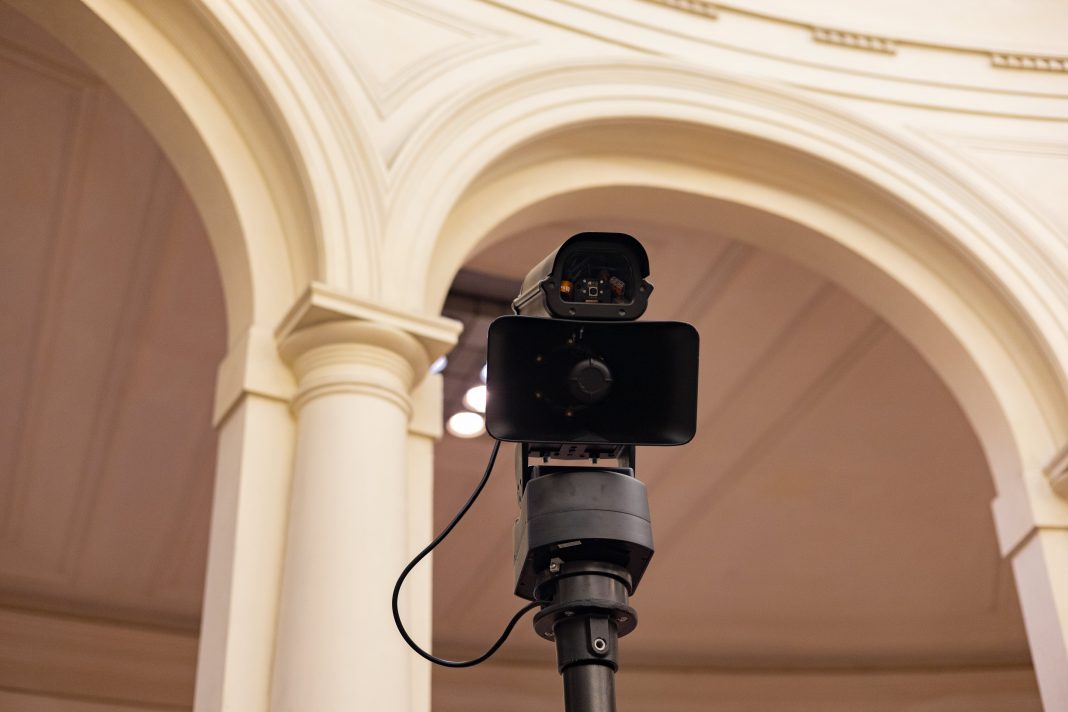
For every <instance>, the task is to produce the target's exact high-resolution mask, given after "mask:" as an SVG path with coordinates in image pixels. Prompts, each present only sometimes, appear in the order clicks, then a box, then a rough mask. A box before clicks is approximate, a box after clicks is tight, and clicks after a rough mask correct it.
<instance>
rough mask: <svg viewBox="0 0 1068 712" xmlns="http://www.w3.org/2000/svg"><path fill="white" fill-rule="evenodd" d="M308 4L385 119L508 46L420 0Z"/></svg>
mask: <svg viewBox="0 0 1068 712" xmlns="http://www.w3.org/2000/svg"><path fill="white" fill-rule="evenodd" d="M305 2H306V3H307V5H308V8H309V9H310V10H311V14H312V16H313V17H315V19H316V20H317V21H318V23H319V24H320V25H321V27H322V30H323V31H324V32H325V33H326V34H327V35H328V36H329V37H330V38H331V40H332V41H333V43H334V44H335V46H336V47H337V49H338V50H339V51H340V53H341V54H342V55H343V56H344V58H345V61H346V63H347V64H348V67H349V69H350V70H351V71H352V74H353V75H354V76H355V77H356V79H357V80H358V81H359V83H360V84H361V85H362V86H363V88H364V90H365V91H366V92H367V94H368V96H369V98H370V99H371V101H372V103H373V104H374V108H375V111H376V112H377V114H378V116H379V118H385V117H387V116H388V115H389V114H391V113H392V112H393V111H394V110H395V109H396V108H397V107H398V106H400V105H401V104H403V103H404V101H405V99H406V98H408V97H409V96H411V95H412V94H414V93H415V92H417V91H418V90H419V89H420V88H421V87H424V86H426V85H428V84H430V83H431V82H433V81H434V79H436V78H437V77H440V76H441V75H443V74H445V73H446V72H448V71H450V70H451V69H454V68H456V67H458V66H460V65H462V64H464V63H466V62H469V61H471V60H474V59H476V58H478V57H480V56H483V55H485V54H488V53H490V52H492V51H494V50H496V49H499V48H501V47H502V46H503V45H505V44H507V43H508V38H506V37H505V36H504V35H502V34H500V33H498V32H496V31H494V30H493V29H491V28H487V27H482V26H479V25H475V24H473V23H471V22H470V21H469V20H465V19H460V18H458V17H455V16H453V15H449V14H446V13H444V12H442V11H441V9H440V7H441V6H440V5H439V6H437V7H434V6H431V5H429V4H423V3H421V2H417V1H416V0H305ZM413 38H418V41H412V40H413Z"/></svg>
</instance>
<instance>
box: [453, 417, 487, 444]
mask: <svg viewBox="0 0 1068 712" xmlns="http://www.w3.org/2000/svg"><path fill="white" fill-rule="evenodd" d="M445 427H446V429H448V431H449V432H450V433H452V434H453V435H455V436H456V437H458V438H477V437H478V436H479V435H481V434H482V433H484V432H485V431H486V421H485V420H484V419H483V418H482V416H481V415H479V414H478V413H472V412H471V411H469V410H464V411H460V412H459V413H455V414H453V416H452V417H451V418H449V422H448V423H446V424H445Z"/></svg>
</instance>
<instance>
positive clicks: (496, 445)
mask: <svg viewBox="0 0 1068 712" xmlns="http://www.w3.org/2000/svg"><path fill="white" fill-rule="evenodd" d="M500 449H501V441H500V440H494V441H493V452H491V453H490V458H489V462H488V463H487V464H486V472H485V473H484V474H483V475H482V480H481V481H480V482H479V483H478V486H477V487H475V491H474V492H472V493H471V496H470V497H468V498H467V502H465V503H464V506H462V507H460V511H459V512H457V513H456V516H455V517H453V518H452V521H451V522H449V523H448V524H446V525H445V528H444V529H442V530H441V533H440V534H438V535H437V536H436V537H434V540H433V541H432V542H430V544H428V545H427V547H426V548H425V549H423V550H422V551H420V552H419V553H418V554H416V555H415V558H414V559H412V560H411V562H409V564H408V565H407V566H405V567H404V571H401V575H400V576H399V577H397V585H396V586H394V587H393V622H394V623H396V624H397V630H399V631H400V634H401V637H402V638H404V642H406V643H407V644H408V645H409V646H410V647H411V649H412V650H414V651H415V652H417V653H419V654H420V655H422V656H423V657H424V658H426V659H427V660H429V661H430V662H432V663H434V664H436V665H442V666H444V667H452V668H463V667H471V666H472V665H478V664H479V663H481V662H483V661H484V660H486V659H487V658H489V656H491V655H493V654H494V653H495V652H497V648H499V647H501V646H502V645H504V641H505V640H507V639H508V636H509V634H511V632H512V629H513V628H515V624H516V623H518V622H519V619H520V618H522V617H523V614H524V613H526V612H527V611H529V610H530V609H532V608H534V607H535V606H544V605H545V601H531V602H530V603H528V604H527V605H525V606H523V607H522V608H520V609H519V612H518V613H516V614H515V615H514V616H512V620H510V621H508V625H507V626H506V627H505V629H504V632H503V633H501V637H499V638H497V642H496V643H494V644H493V645H491V646H490V649H489V650H487V651H486V652H484V653H482V655H479V656H478V657H477V658H473V659H471V660H445V659H444V658H439V657H436V656H434V655H431V654H430V653H428V652H427V651H425V650H423V649H422V648H420V647H419V645H418V644H416V642H415V641H414V640H412V637H411V636H410V635H408V631H406V630H405V629H404V624H403V623H401V617H400V607H399V605H398V600H399V598H400V590H401V586H402V585H404V579H405V578H407V576H408V574H409V573H411V571H412V569H414V568H415V567H416V566H417V565H418V564H419V562H420V561H422V560H423V558H424V557H425V556H426V555H427V554H429V553H430V552H431V551H433V550H434V547H436V546H437V545H438V544H440V543H441V541H442V540H443V539H444V538H445V537H447V536H448V535H449V532H451V531H452V530H453V527H455V526H456V525H457V524H458V523H459V522H460V520H461V519H463V516H464V515H465V514H467V510H469V509H471V505H472V504H474V503H475V500H476V499H478V496H479V495H480V494H482V488H483V487H485V486H486V483H487V482H488V481H489V476H490V473H491V472H493V463H494V462H496V461H497V451H498V450H500Z"/></svg>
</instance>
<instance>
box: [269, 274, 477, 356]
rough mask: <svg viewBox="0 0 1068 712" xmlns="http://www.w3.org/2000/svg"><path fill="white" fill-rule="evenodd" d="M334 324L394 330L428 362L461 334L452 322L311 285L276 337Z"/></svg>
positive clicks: (451, 345) (447, 349)
mask: <svg viewBox="0 0 1068 712" xmlns="http://www.w3.org/2000/svg"><path fill="white" fill-rule="evenodd" d="M335 321H359V322H369V323H373V324H379V325H384V326H389V327H393V328H394V329H395V330H398V331H402V332H404V333H406V334H408V335H409V336H411V337H412V338H414V339H415V340H416V341H417V342H418V343H419V344H420V345H421V346H422V348H423V349H424V351H425V352H426V356H427V358H429V359H430V361H431V362H432V361H433V360H434V359H436V358H437V357H438V356H442V355H444V354H446V353H448V352H449V351H450V350H451V349H452V347H453V346H455V345H456V340H457V339H458V338H459V336H460V332H461V331H462V330H463V325H462V324H461V323H460V322H458V321H456V320H455V319H448V318H446V317H442V316H431V315H427V314H419V313H416V312H410V311H405V310H403V309H395V308H393V307H390V306H386V305H383V304H378V303H376V302H371V301H368V300H366V299H361V298H359V297H355V296H353V295H351V294H345V293H343V292H339V291H337V290H335V289H333V288H331V287H328V286H327V285H325V284H321V283H319V282H312V283H311V284H310V285H309V286H308V288H307V289H306V290H305V291H304V293H303V294H302V295H301V297H300V298H299V299H298V300H297V301H296V303H295V304H294V305H293V306H292V307H291V308H290V310H289V312H288V313H287V314H286V316H285V318H283V319H282V323H281V324H279V326H278V328H277V329H276V330H275V336H276V337H277V338H278V342H279V343H284V342H286V341H287V340H288V338H289V337H290V336H291V335H293V334H295V333H296V332H297V331H301V330H304V329H307V328H308V327H311V326H317V325H319V324H324V323H329V322H335Z"/></svg>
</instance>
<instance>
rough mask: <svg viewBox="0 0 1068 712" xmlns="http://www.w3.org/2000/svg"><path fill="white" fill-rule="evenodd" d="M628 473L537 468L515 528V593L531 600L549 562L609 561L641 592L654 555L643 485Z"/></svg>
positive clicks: (526, 491)
mask: <svg viewBox="0 0 1068 712" xmlns="http://www.w3.org/2000/svg"><path fill="white" fill-rule="evenodd" d="M632 472H633V471H632V470H631V469H630V468H603V469H598V468H577V467H544V466H535V467H534V468H533V476H532V477H531V479H530V480H528V481H527V484H526V487H525V489H524V491H523V496H522V498H521V499H520V502H519V519H517V520H516V523H515V541H514V544H515V550H514V562H513V563H514V567H515V581H516V588H515V593H516V595H517V596H520V597H523V598H527V599H533V598H534V595H535V586H536V585H537V578H538V575H539V574H540V573H543V572H545V571H546V570H548V568H549V564H550V561H551V560H552V559H554V558H559V559H561V560H564V561H580V560H591V561H605V562H608V563H614V564H618V565H620V566H622V567H624V568H625V569H626V570H627V572H628V573H629V574H630V576H631V580H632V586H631V592H633V589H634V588H637V586H638V582H639V581H640V580H641V577H642V574H643V573H645V568H646V567H647V566H648V564H649V560H650V559H651V558H652V556H653V529H652V524H651V522H650V515H649V499H648V495H647V493H646V489H645V485H644V484H642V483H641V482H640V481H638V480H637V479H635V477H634V476H633V474H631V473H632Z"/></svg>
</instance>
